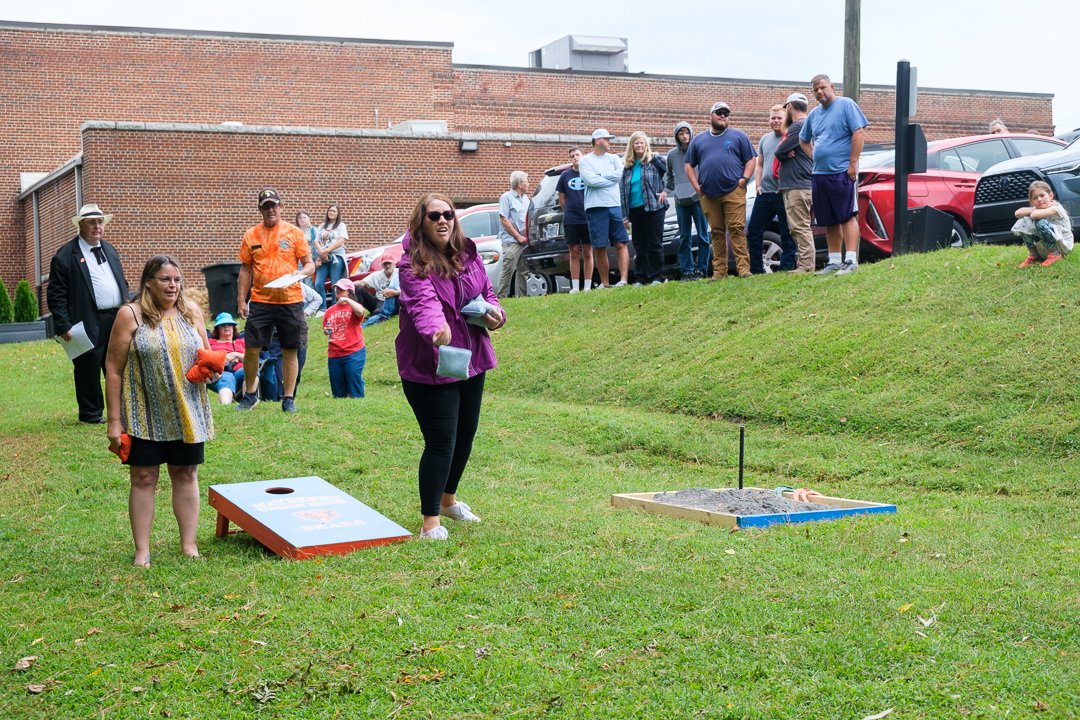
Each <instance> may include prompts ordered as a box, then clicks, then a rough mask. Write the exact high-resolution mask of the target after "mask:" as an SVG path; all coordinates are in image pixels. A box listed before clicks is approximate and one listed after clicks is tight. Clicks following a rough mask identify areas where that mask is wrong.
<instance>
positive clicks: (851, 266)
mask: <svg viewBox="0 0 1080 720" xmlns="http://www.w3.org/2000/svg"><path fill="white" fill-rule="evenodd" d="M858 269H859V266H858V265H857V264H855V263H853V262H851V261H850V260H845V261H844V262H842V263H840V269H839V270H837V271H836V274H837V276H840V275H849V274H851V273H853V272H855V271H856V270H858Z"/></svg>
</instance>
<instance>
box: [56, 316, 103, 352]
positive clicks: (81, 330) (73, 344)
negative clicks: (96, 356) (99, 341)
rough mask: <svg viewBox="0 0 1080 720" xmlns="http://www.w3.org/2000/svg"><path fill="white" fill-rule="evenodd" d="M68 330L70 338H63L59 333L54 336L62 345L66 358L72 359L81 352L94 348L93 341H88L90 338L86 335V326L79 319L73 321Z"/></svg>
mask: <svg viewBox="0 0 1080 720" xmlns="http://www.w3.org/2000/svg"><path fill="white" fill-rule="evenodd" d="M70 332H71V339H70V340H65V339H64V338H62V337H60V336H59V335H57V336H56V341H57V342H59V343H60V344H61V345H63V346H64V352H66V353H67V356H68V360H74V359H75V358H77V357H79V356H80V355H82V354H83V353H87V352H90V351H91V350H93V349H94V343H92V342H90V338H89V337H87V335H86V327H85V326H84V325H83V324H82V322H81V321H80V322H77V323H75V325H74V326H72V328H71V330H70Z"/></svg>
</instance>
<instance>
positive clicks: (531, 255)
mask: <svg viewBox="0 0 1080 720" xmlns="http://www.w3.org/2000/svg"><path fill="white" fill-rule="evenodd" d="M569 167H570V165H559V166H557V167H553V168H549V169H548V170H546V171H545V172H544V177H543V178H542V179H541V180H540V182H539V184H537V186H536V192H534V193H533V198H532V200H533V208H532V210H531V211H530V213H529V245H528V247H526V248H525V252H524V253H523V257H524V259H525V266H526V268H528V270H529V272H530V273H531V275H532V277H531V278H530V280H532V281H536V280H537V279H542V280H543V282H544V283H545V284H546V291H547V292H549V293H554V292H566V291H567V290H569V289H570V252H569V250H567V246H566V238H565V236H564V235H563V227H562V219H563V213H562V208H561V207H559V193H558V192H557V191H556V186H557V185H558V184H559V176H560V175H561V174H562V173H563V171H564V170H566V169H567V168H569ZM753 207H754V187H753V183H751V184H750V187H749V188H747V192H746V215H747V217H749V216H750V211H751V210H752V209H753ZM692 242H693V244H694V247H695V248H696V243H697V234H696V233H695V234H694V237H693V239H692ZM763 244H764V256H765V268H766V272H772V271H773V270H776V269H777V268H778V267H779V265H780V236H779V235H778V234H777V233H776V232H775V228H772V229H769V230H767V231H766V232H765V237H764V242H763ZM663 247H664V267H663V270H662V272H663V274H664V276H665V277H669V278H677V277H679V222H678V220H677V219H676V216H675V204H674V203H669V207H668V211H667V215H665V216H664V237H663ZM628 249H629V251H630V276H631V278H633V275H634V258H635V256H636V255H637V253H636V252H635V250H634V243H633V238H631V242H630V244H629V247H628ZM608 259H609V261H610V268H611V274H612V282H615V281H617V280H618V279H619V278H618V270H617V268H618V264H617V258H616V254H615V250H614V248H608ZM729 262H731V263H734V260H733V259H732V258H729ZM732 267H734V265H732ZM732 272H734V270H732Z"/></svg>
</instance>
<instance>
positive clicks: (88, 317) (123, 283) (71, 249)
mask: <svg viewBox="0 0 1080 720" xmlns="http://www.w3.org/2000/svg"><path fill="white" fill-rule="evenodd" d="M101 247H103V248H105V257H106V258H108V260H109V267H110V268H111V269H112V271H113V275H115V276H116V284H117V285H119V286H120V296H121V297H122V298H123V300H124V302H127V301H128V299H129V298H130V293H129V292H128V284H127V280H126V279H124V269H123V267H121V265H120V256H119V255H117V254H116V248H114V247H113V246H112V245H110V244H109V243H107V242H105V241H104V240H102V241H101ZM45 297H46V298H48V301H49V311H50V312H51V313H52V316H53V329H54V330H55V332H56V334H57V335H63V334H64V333H66V332H67V331H68V330H70V329H71V327H72V325H76V324H78V322H79V321H80V320H81V321H82V322H83V325H84V327H85V328H86V335H87V337H89V338H90V342H92V343H94V346H95V347H98V346H100V345H102V343H99V342H98V339H99V338H98V313H97V304H96V303H95V302H94V287H93V285H91V283H90V270H89V269H88V268H87V267H86V263H85V262H84V261H83V254H82V250H80V249H79V236H78V235H76V236H75V239H74V240H72V241H71V242H69V243H67V244H66V245H64V246H63V247H61V248H60V249H59V250H57V251H56V255H54V256H53V259H52V263H51V264H50V265H49V287H48V290H47V291H46V293H45ZM103 339H104V341H105V342H106V343H107V342H108V340H109V339H108V338H103Z"/></svg>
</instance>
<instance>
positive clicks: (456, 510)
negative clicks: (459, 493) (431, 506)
mask: <svg viewBox="0 0 1080 720" xmlns="http://www.w3.org/2000/svg"><path fill="white" fill-rule="evenodd" d="M439 514H440V515H442V516H443V517H448V518H450V519H451V520H458V521H460V522H473V523H478V522H480V518H479V517H477V516H476V514H475V513H473V511H472V508H471V507H469V506H468V505H466V504H465V503H463V502H461V501H460V500H458V501H457V502H456V503H454V504H453V505H451V506H450V507H440V508H439Z"/></svg>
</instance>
